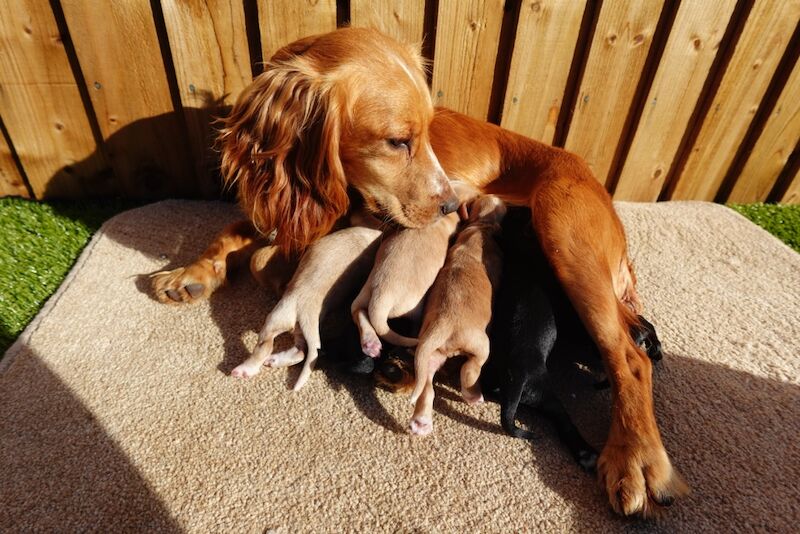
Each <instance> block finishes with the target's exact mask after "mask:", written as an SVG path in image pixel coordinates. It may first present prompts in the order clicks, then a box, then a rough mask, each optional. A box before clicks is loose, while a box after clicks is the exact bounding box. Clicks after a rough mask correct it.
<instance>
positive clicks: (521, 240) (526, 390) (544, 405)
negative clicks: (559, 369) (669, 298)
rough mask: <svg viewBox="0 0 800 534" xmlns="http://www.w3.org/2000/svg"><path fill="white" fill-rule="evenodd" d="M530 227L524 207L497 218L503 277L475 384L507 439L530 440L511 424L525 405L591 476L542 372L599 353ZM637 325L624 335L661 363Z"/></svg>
mask: <svg viewBox="0 0 800 534" xmlns="http://www.w3.org/2000/svg"><path fill="white" fill-rule="evenodd" d="M530 220H531V219H530V210H529V209H525V208H511V209H509V211H508V214H507V215H506V216H505V218H504V219H503V223H502V233H501V235H500V236H499V238H498V242H499V243H500V247H501V250H502V252H503V269H502V278H501V282H500V286H499V288H498V290H497V293H496V298H495V305H494V314H493V317H492V326H491V329H490V339H491V347H492V349H491V354H490V356H489V360H488V362H487V363H486V365H485V366H484V368H483V370H482V372H481V380H480V383H481V385H482V387H483V389H484V391H486V392H487V394H488V393H489V392H492V394H494V395H496V396H497V398H498V400H499V402H500V405H501V410H500V420H501V424H502V426H503V429H505V431H506V432H508V433H509V434H510V435H512V436H515V437H518V438H523V439H534V437H535V434H534V433H532V432H530V431H527V430H523V429H521V428H519V427H517V424H516V417H517V411H518V408H519V406H520V405H524V406H528V407H529V408H532V409H534V410H536V411H537V412H538V413H539V414H541V415H542V416H544V417H545V418H546V419H548V420H549V421H550V422H551V423H552V424H553V426H554V427H555V429H556V431H557V433H558V436H559V438H560V440H561V441H562V443H564V445H565V446H566V447H567V449H568V450H569V451H570V453H571V454H572V456H573V457H574V458H575V460H576V461H577V462H578V464H579V465H580V466H581V467H582V468H583V469H584V470H587V471H591V470H594V469H595V466H596V463H597V451H595V449H594V448H593V447H592V446H591V445H589V444H588V443H587V442H586V441H585V440H584V439H583V437H582V436H581V434H580V432H579V431H578V429H577V428H576V427H575V425H574V424H573V422H572V420H571V419H570V417H569V414H568V413H567V411H566V410H565V409H564V406H563V405H562V404H561V402H560V401H559V400H558V398H557V397H556V395H555V394H554V393H553V390H552V388H551V379H550V375H549V373H548V367H547V366H548V364H549V363H552V361H553V359H554V358H562V359H567V358H569V359H570V361H579V362H582V363H588V364H589V365H596V364H599V363H600V361H601V360H600V353H599V351H598V350H597V348H596V346H595V344H594V343H593V341H592V339H591V338H590V337H589V334H588V333H587V332H586V329H585V328H584V326H583V324H582V323H581V321H580V318H579V317H578V315H577V313H576V312H575V309H574V308H573V307H572V305H571V304H570V302H569V299H568V298H567V296H566V294H564V291H563V289H562V288H561V285H560V284H559V282H558V280H557V279H556V278H555V275H554V274H553V272H552V269H551V268H550V266H549V265H548V263H547V260H546V259H545V257H544V255H543V254H542V252H541V250H540V249H539V244H538V241H537V239H536V237H535V235H534V233H533V229H532V227H531V222H530ZM640 321H641V326H640V327H637V328H632V331H631V335H632V337H633V338H634V341H635V342H636V343H637V345H642V344H643V345H644V346H645V348H646V350H647V352H648V354H649V355H650V357H651V359H654V360H655V359H660V358H661V344H660V342H659V341H658V338H657V336H656V333H655V328H654V327H653V325H652V324H650V323H649V322H647V321H646V320H645V319H644V318H641V317H640Z"/></svg>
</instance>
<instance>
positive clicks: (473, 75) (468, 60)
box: [432, 0, 504, 119]
mask: <svg viewBox="0 0 800 534" xmlns="http://www.w3.org/2000/svg"><path fill="white" fill-rule="evenodd" d="M503 6H504V2H503V0H440V1H439V17H438V29H437V30H436V55H435V57H434V61H433V90H432V93H433V101H434V104H435V105H437V106H445V107H448V108H451V109H454V110H456V111H460V112H461V113H465V114H467V115H470V116H472V117H475V118H477V119H486V116H487V113H488V111H489V100H490V98H491V93H492V79H493V76H494V66H495V60H496V59H497V47H498V43H499V40H500V27H501V25H502V22H503Z"/></svg>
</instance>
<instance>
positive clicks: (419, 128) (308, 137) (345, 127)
mask: <svg viewBox="0 0 800 534" xmlns="http://www.w3.org/2000/svg"><path fill="white" fill-rule="evenodd" d="M432 120H433V105H432V103H431V98H430V94H429V92H428V88H427V85H426V81H425V76H424V70H423V63H422V59H421V56H420V54H419V52H418V51H417V50H416V49H414V48H412V47H409V46H405V45H402V44H400V43H398V42H397V41H394V40H393V39H391V38H389V37H387V36H385V35H383V34H381V33H379V32H377V31H375V30H367V29H356V28H348V29H342V30H337V31H335V32H331V33H328V34H323V35H319V36H314V37H309V38H306V39H302V40H300V41H297V42H295V43H292V44H291V45H289V46H287V47H285V48H283V49H281V50H280V51H278V52H277V53H276V54H275V55H274V56H273V57H272V59H271V60H270V61H269V63H268V64H267V67H266V69H265V71H264V73H263V74H261V75H260V76H258V77H257V78H256V79H255V80H254V81H253V83H252V84H251V85H250V86H249V87H248V88H247V89H246V90H245V91H244V92H243V93H242V95H241V96H240V97H239V100H238V101H237V103H236V105H235V106H234V109H233V111H232V113H231V115H230V117H229V118H228V119H227V120H226V124H225V127H224V128H223V130H222V132H221V135H220V147H221V150H222V173H223V177H224V178H225V180H226V182H227V183H228V184H233V183H235V184H237V185H238V188H239V200H240V203H241V205H242V208H243V209H244V210H245V212H246V213H247V214H248V215H249V216H250V218H251V219H252V220H253V222H254V223H255V224H256V225H257V226H258V228H259V229H260V230H262V231H263V232H269V231H270V230H272V229H276V230H277V237H276V240H275V243H276V244H277V245H279V246H280V247H281V248H283V249H290V250H297V249H302V248H304V247H305V246H306V245H308V244H310V243H311V242H313V241H314V240H316V239H317V238H319V237H321V236H322V235H325V234H326V233H327V232H328V231H329V230H330V228H331V227H332V226H333V223H334V222H335V221H336V220H337V219H338V218H339V217H341V216H342V215H344V213H345V212H346V210H347V206H348V195H347V188H348V186H352V187H354V188H355V189H356V190H357V191H358V192H359V193H360V194H361V196H362V197H363V199H364V203H365V205H366V206H367V208H368V209H370V210H371V211H372V212H373V213H375V214H376V215H379V216H381V217H383V218H385V219H391V220H393V221H394V222H395V223H397V224H399V225H401V226H406V227H421V226H424V225H426V224H428V223H430V222H432V221H433V220H434V219H435V218H437V217H438V216H440V215H441V214H443V213H450V212H452V211H454V210H455V209H456V208H457V207H458V200H457V198H456V196H455V194H454V192H453V190H452V188H451V187H450V185H449V183H448V181H447V178H446V176H445V174H444V171H443V170H442V168H441V166H440V165H439V161H438V160H437V158H436V156H435V155H434V153H433V150H432V149H431V144H430V140H429V133H428V129H429V125H430V122H431V121H432Z"/></svg>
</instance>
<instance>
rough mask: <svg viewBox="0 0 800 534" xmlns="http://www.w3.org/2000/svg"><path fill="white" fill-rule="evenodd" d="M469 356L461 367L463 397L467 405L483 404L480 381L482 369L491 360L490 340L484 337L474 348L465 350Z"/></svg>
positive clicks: (476, 342) (478, 340)
mask: <svg viewBox="0 0 800 534" xmlns="http://www.w3.org/2000/svg"><path fill="white" fill-rule="evenodd" d="M464 351H465V352H466V353H467V354H468V357H467V361H466V362H464V365H462V366H461V396H462V397H463V398H464V401H466V403H467V404H478V403H481V402H483V393H481V385H480V383H479V382H478V379H479V378H480V376H481V368H482V367H483V364H485V363H486V360H488V359H489V338H488V337H487V336H486V335H482V336H481V337H480V339H477V340H475V344H474V346H472V347H471V348H467V347H465V348H464Z"/></svg>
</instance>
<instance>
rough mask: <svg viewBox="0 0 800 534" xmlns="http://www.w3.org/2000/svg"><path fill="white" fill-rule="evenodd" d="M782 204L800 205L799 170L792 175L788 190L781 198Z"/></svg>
mask: <svg viewBox="0 0 800 534" xmlns="http://www.w3.org/2000/svg"><path fill="white" fill-rule="evenodd" d="M780 201H781V203H782V204H800V169H798V170H797V172H796V173H795V174H794V178H792V181H791V183H790V184H789V188H788V189H786V192H785V193H784V194H783V196H782V197H781V200H780Z"/></svg>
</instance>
